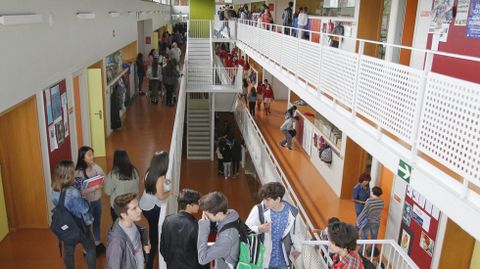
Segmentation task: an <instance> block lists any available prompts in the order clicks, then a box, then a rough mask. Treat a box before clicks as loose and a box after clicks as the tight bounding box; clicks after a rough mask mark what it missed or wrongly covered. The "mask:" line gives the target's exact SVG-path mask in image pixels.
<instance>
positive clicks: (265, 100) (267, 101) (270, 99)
mask: <svg viewBox="0 0 480 269" xmlns="http://www.w3.org/2000/svg"><path fill="white" fill-rule="evenodd" d="M272 100H273V99H272V98H269V97H266V98H265V99H263V102H264V103H265V104H271V103H272Z"/></svg>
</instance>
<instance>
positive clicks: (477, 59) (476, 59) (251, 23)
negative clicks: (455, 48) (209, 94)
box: [237, 20, 480, 62]
mask: <svg viewBox="0 0 480 269" xmlns="http://www.w3.org/2000/svg"><path fill="white" fill-rule="evenodd" d="M237 22H238V23H241V24H246V25H249V26H254V27H259V26H258V25H260V26H262V25H263V26H267V28H268V27H270V30H271V29H272V28H275V29H281V30H284V29H289V30H290V31H289V32H290V34H289V36H292V33H294V31H297V32H299V31H302V32H307V33H310V34H309V41H311V42H313V41H312V40H311V39H312V36H313V35H316V36H326V37H338V38H340V39H347V40H351V41H358V42H360V43H370V44H375V45H381V46H384V47H392V48H397V49H406V50H411V51H415V52H422V53H425V54H433V55H440V56H445V57H450V58H457V59H462V60H468V61H474V62H480V57H474V56H468V55H462V54H456V53H450V52H442V51H435V50H431V49H421V48H414V47H408V46H404V45H398V44H394V43H388V42H381V41H375V40H369V39H364V38H355V37H349V36H342V35H336V34H331V33H323V32H318V31H312V30H306V29H300V28H295V27H290V26H284V25H279V24H264V23H260V22H257V21H252V20H238V21H237ZM272 26H273V27H272ZM264 29H265V28H264ZM267 30H269V29H267ZM285 32H286V31H281V32H278V31H277V33H283V34H285ZM287 32H288V31H287ZM285 35H287V34H285ZM297 37H298V38H300V37H299V36H297ZM315 43H317V42H315Z"/></svg>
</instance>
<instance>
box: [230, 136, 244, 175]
mask: <svg viewBox="0 0 480 269" xmlns="http://www.w3.org/2000/svg"><path fill="white" fill-rule="evenodd" d="M241 161H242V145H240V142H238V140H237V139H234V140H233V145H232V175H233V176H234V177H237V176H238V175H239V174H240V162H241Z"/></svg>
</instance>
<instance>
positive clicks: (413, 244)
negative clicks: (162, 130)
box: [398, 185, 440, 269]
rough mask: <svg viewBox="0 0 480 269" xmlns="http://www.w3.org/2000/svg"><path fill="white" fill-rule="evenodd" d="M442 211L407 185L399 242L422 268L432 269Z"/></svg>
mask: <svg viewBox="0 0 480 269" xmlns="http://www.w3.org/2000/svg"><path fill="white" fill-rule="evenodd" d="M439 219H440V211H439V209H438V208H437V207H435V206H434V205H433V204H432V203H431V202H430V201H428V200H426V199H425V197H423V196H422V195H421V194H419V193H418V192H417V191H415V190H414V189H413V188H412V187H411V186H410V185H407V191H406V193H405V203H404V206H403V213H402V224H401V227H400V233H399V238H398V243H399V245H400V247H401V248H403V249H404V250H405V252H406V253H407V254H408V255H409V256H410V258H412V260H413V261H414V262H415V263H416V264H417V265H418V267H419V268H420V269H430V267H431V263H432V256H433V253H434V250H435V247H436V243H437V241H436V240H437V230H438V222H439Z"/></svg>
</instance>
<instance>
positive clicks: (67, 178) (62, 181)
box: [51, 160, 75, 192]
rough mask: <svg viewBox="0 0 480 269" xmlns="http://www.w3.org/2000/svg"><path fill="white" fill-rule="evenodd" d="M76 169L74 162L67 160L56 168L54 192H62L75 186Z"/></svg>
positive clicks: (53, 178) (53, 183)
mask: <svg viewBox="0 0 480 269" xmlns="http://www.w3.org/2000/svg"><path fill="white" fill-rule="evenodd" d="M74 167H75V166H74V164H73V162H72V161H67V160H62V161H60V162H59V163H58V164H57V165H56V166H55V170H54V172H53V177H52V182H51V187H52V189H53V190H54V191H57V192H60V191H63V190H64V189H66V188H68V187H70V186H72V185H73V182H74V178H75V177H74V174H75V169H74Z"/></svg>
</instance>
